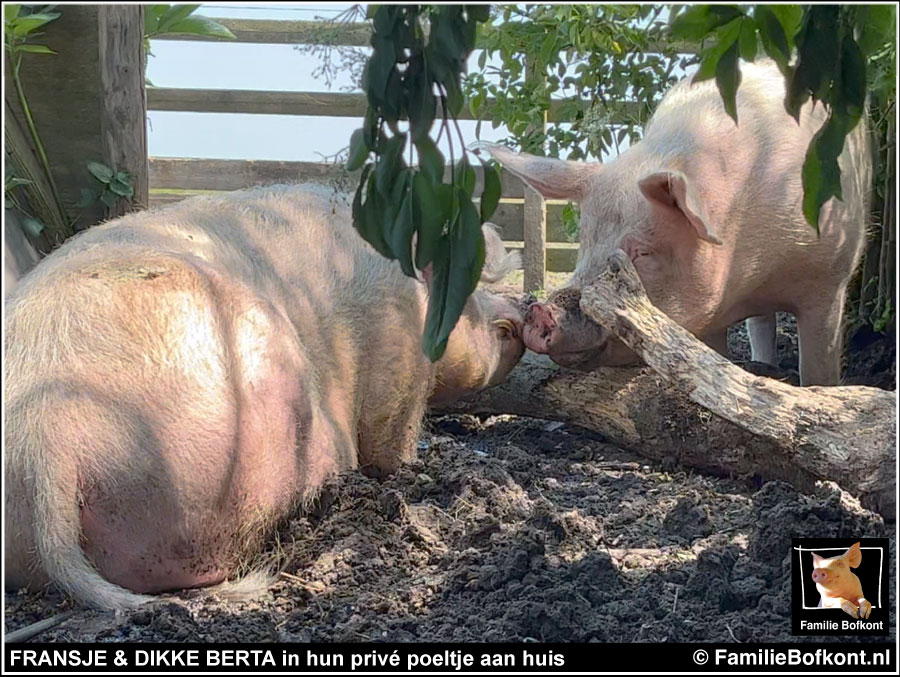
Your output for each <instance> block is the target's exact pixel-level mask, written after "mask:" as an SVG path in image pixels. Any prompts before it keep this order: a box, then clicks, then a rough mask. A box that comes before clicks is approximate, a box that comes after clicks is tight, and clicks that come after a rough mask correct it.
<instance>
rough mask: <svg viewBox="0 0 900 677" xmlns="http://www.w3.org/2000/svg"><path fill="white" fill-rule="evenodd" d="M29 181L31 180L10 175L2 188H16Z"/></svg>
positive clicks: (29, 182)
mask: <svg viewBox="0 0 900 677" xmlns="http://www.w3.org/2000/svg"><path fill="white" fill-rule="evenodd" d="M31 183H32V182H31V181H29V180H28V179H23V178H20V177H18V176H13V177H10V178H9V179H7V181H6V184H5V185H4V189H5V190H7V191H9V190H12V189H13V188H18V187H19V186H28V185H30V184H31Z"/></svg>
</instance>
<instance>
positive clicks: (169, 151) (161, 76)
mask: <svg viewBox="0 0 900 677" xmlns="http://www.w3.org/2000/svg"><path fill="white" fill-rule="evenodd" d="M351 6H352V3H315V2H306V3H278V4H277V5H275V4H272V3H262V2H260V3H255V2H246V3H245V2H237V3H233V4H228V5H226V4H224V3H222V4H216V3H210V4H205V5H202V6H201V7H200V9H198V10H197V13H198V14H203V15H205V16H209V17H222V18H244V19H305V20H313V19H316V18H318V17H322V18H331V17H334V16H335V15H336V14H338V13H340V12H341V11H343V10H345V9H347V8H349V7H351ZM151 53H152V54H153V56H150V57H148V59H147V77H148V78H149V79H150V81H151V82H152V83H153V84H154V85H156V86H157V87H192V88H208V89H257V90H281V91H307V92H325V91H332V92H339V91H345V90H344V89H342V88H343V87H346V86H349V85H351V84H352V83H351V82H350V79H349V77H347V76H346V74H343V77H339V78H338V79H337V80H336V81H335V82H333V83H332V86H331V88H330V89H329V88H328V87H326V85H325V82H324V80H322V79H316V78H314V77H312V75H311V73H312V72H313V70H315V69H316V68H317V66H318V65H319V64H320V59H319V57H317V56H314V55H311V54H304V53H302V52H300V51H298V50H297V49H295V48H294V46H293V45H264V44H259V45H258V44H243V43H231V42H228V41H221V42H189V41H171V40H154V41H152V44H151ZM477 55H478V52H477V51H476V52H475V53H473V55H472V66H473V67H474V65H475V62H476V61H477ZM148 118H149V125H148V138H147V143H148V149H149V153H150V155H151V156H155V157H195V158H221V159H254V160H307V161H320V160H322V159H323V157H327V156H331V155H334V154H335V153H337V152H339V151H340V150H341V149H342V148H344V147H346V146H347V145H348V143H349V139H350V135H351V134H352V133H353V131H354V130H355V129H357V128H359V127H360V126H361V125H362V118H327V117H312V116H293V115H250V114H238V113H180V112H171V111H149V113H148ZM475 124H476V123H475V121H471V120H462V121H460V127H461V129H462V132H463V136H464V138H465V139H466V143H470V142H472V141H475V140H476V137H475ZM506 135H507V134H506V132H505V127H499V128H498V129H496V130H493V129H491V124H490V122H487V123H483V124H482V127H481V138H482V139H483V140H486V141H496V140H499V139H501V138H505V137H506ZM442 150H443V151H444V152H445V153H446V151H447V149H446V148H442Z"/></svg>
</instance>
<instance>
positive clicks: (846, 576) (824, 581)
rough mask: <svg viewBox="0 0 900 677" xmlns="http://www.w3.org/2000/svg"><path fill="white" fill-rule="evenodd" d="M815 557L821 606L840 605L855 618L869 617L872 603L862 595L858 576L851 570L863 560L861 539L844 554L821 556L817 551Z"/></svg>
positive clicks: (833, 606) (815, 576) (813, 575)
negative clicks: (860, 545) (860, 547)
mask: <svg viewBox="0 0 900 677" xmlns="http://www.w3.org/2000/svg"><path fill="white" fill-rule="evenodd" d="M812 557H813V572H812V579H813V580H814V581H815V583H816V588H817V589H818V590H819V594H820V595H821V596H822V597H821V599H820V600H819V607H825V608H831V609H835V608H837V607H840V608H841V609H843V610H844V611H846V612H847V613H848V614H850V615H851V616H853V618H868V617H869V614H870V613H872V605H871V604H870V603H869V602H868V600H867V599H866V598H865V597H864V596H863V591H862V585H861V584H860V582H859V578H857V576H856V574H854V573H853V572H852V571H850V569H855V568H856V567H858V566H859V564H860V562H862V551H861V550H860V549H859V543H854V544H853V545H851V546H850V547H849V548H848V549H847V551H846V552H845V553H844V554H843V555H838V556H837V557H822V556H821V555H817V554H816V553H813V554H812Z"/></svg>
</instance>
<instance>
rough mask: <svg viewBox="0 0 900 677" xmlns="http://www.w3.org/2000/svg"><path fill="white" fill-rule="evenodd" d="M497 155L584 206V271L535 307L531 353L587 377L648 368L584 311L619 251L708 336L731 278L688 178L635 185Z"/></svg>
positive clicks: (587, 170)
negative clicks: (721, 287)
mask: <svg viewBox="0 0 900 677" xmlns="http://www.w3.org/2000/svg"><path fill="white" fill-rule="evenodd" d="M490 151H491V154H492V155H493V156H494V157H496V158H497V159H499V160H500V161H501V162H502V163H503V165H504V166H505V167H507V168H508V169H510V170H511V171H512V172H513V173H515V174H518V175H519V176H521V177H522V178H524V179H525V180H526V181H528V183H529V184H531V185H532V186H533V187H534V188H535V189H537V190H538V191H539V192H541V193H542V194H543V195H544V197H547V198H550V199H571V200H575V201H577V202H579V203H580V204H581V210H582V231H581V232H582V243H581V249H580V251H579V255H578V265H577V267H576V270H575V273H574V275H573V277H572V279H571V280H570V281H569V283H568V285H567V286H566V287H564V288H563V289H560V290H558V291H556V292H554V293H553V294H551V295H550V296H549V297H548V299H547V301H546V303H533V304H531V306H530V307H529V308H528V310H527V312H526V316H525V327H524V330H523V331H524V334H523V335H524V340H525V345H526V346H527V347H528V348H530V349H531V350H533V351H534V352H537V353H543V354H548V355H549V356H550V357H551V359H553V361H554V362H556V363H557V364H560V365H562V366H565V367H572V368H576V369H582V370H591V369H595V368H597V367H599V366H603V365H605V366H621V365H627V364H632V363H635V362H637V361H638V358H637V356H636V355H635V354H634V353H633V352H632V351H631V350H630V349H629V348H628V347H627V346H626V345H625V344H624V343H622V342H621V341H620V340H618V339H617V338H616V337H615V336H613V335H612V334H611V332H609V331H608V330H607V329H605V328H604V327H601V326H600V325H598V324H596V323H594V322H593V321H592V320H590V319H589V318H587V317H586V316H585V315H584V314H583V313H582V312H581V308H580V302H581V290H582V288H583V287H584V286H586V285H589V284H591V283H592V282H593V281H594V279H595V278H596V277H597V275H599V274H600V273H601V272H602V271H603V269H604V267H605V265H606V259H607V257H608V256H609V255H610V254H611V253H613V252H614V251H615V250H616V249H623V250H624V251H625V252H626V253H627V254H628V255H629V257H630V258H631V260H632V262H633V263H634V265H635V268H636V269H637V271H638V273H639V274H640V276H641V279H642V281H643V283H644V286H645V288H646V289H647V294H648V296H649V297H650V299H651V300H652V301H653V302H654V303H655V304H656V305H657V306H658V307H659V308H661V309H662V310H663V311H664V312H666V313H667V314H668V315H669V316H670V317H672V319H674V320H675V321H676V322H679V324H681V325H682V326H685V327H686V328H687V329H689V330H691V331H693V332H694V333H696V334H698V335H701V336H703V334H704V333H705V332H706V331H708V329H709V320H710V319H711V316H712V315H713V314H714V307H715V304H716V300H717V297H716V290H715V288H714V284H713V281H714V280H715V279H717V278H720V277H721V273H720V274H716V270H720V269H721V268H722V265H723V260H722V258H723V257H719V256H718V252H717V251H716V250H717V249H720V245H721V244H722V241H721V240H720V239H719V236H718V235H717V234H716V232H715V230H714V229H713V226H712V223H711V221H710V219H709V217H708V216H707V215H706V214H705V210H704V209H703V207H702V205H701V204H700V201H699V199H698V196H697V191H696V190H695V189H694V186H693V184H692V181H691V180H690V179H689V178H688V177H687V176H685V174H684V173H683V172H681V171H677V170H664V169H661V170H659V171H649V170H647V171H641V170H639V171H638V176H636V177H634V178H633V180H629V178H626V177H623V176H620V175H619V172H617V171H613V170H609V169H607V168H605V167H604V166H603V165H600V164H591V163H575V162H564V161H560V160H555V159H551V158H538V157H531V156H526V155H518V154H515V153H512V152H510V151H508V150H507V149H505V148H501V147H491V148H490ZM629 169H632V168H629ZM629 173H631V172H629ZM710 273H713V275H712V276H711V275H710Z"/></svg>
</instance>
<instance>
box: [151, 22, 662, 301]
mask: <svg viewBox="0 0 900 677" xmlns="http://www.w3.org/2000/svg"><path fill="white" fill-rule="evenodd" d="M216 21H218V22H220V23H221V24H223V25H225V26H227V27H228V28H229V29H230V30H231V32H232V33H234V35H235V37H236V41H237V42H243V43H256V44H329V45H334V46H367V45H368V44H369V37H370V35H371V33H370V29H369V26H368V25H367V24H365V23H344V24H331V23H327V22H321V21H287V20H259V19H216ZM160 39H172V40H206V39H205V38H188V37H184V36H171V37H167V38H160ZM229 42H231V41H229ZM490 105H491V101H490V100H488V102H487V108H488V110H489V109H490ZM561 105H562V102H561V101H560V102H554V103H553V105H552V106H551V108H550V111H549V112H548V114H547V120H546V121H545V123H546V122H565V121H566V120H567V118H565V117H564V116H563V114H562V113H563V111H561V110H560V107H561ZM147 108H148V110H157V111H184V112H206V113H210V112H212V113H256V114H277V115H308V116H325V117H358V118H362V117H363V116H364V114H365V111H366V97H365V95H364V94H361V93H332V92H286V91H253V90H221V89H186V88H164V87H148V88H147ZM642 113H643V114H644V115H646V113H647V112H646V111H640V110H637V109H636V108H635V107H634V106H631V105H629V104H627V103H623V104H621V105H620V106H619V108H618V109H614V111H613V112H612V116H611V119H612V120H613V121H614V122H615V120H617V119H618V120H623V119H625V117H626V116H627V117H628V119H635V117H637V119H641V116H642ZM461 118H462V119H473V118H472V116H471V113H469V111H468V109H464V111H463V113H462V115H461ZM473 140H474V139H473ZM348 141H349V139H348ZM343 171H344V170H343V168H342V167H340V166H338V165H333V164H326V163H316V162H276V161H256V160H208V159H193V158H153V157H151V158H150V204H151V205H153V204H161V203H165V202H171V201H174V200H178V199H182V198H183V197H185V196H186V195H190V194H196V193H206V192H215V191H227V190H237V189H240V188H245V187H248V186H253V185H261V184H268V183H290V182H296V181H308V180H313V181H333V180H336V179H337V178H338V177H339V176H340V175H341V174H342V173H343ZM477 171H479V183H480V181H481V178H480V168H478V170H477ZM502 186H503V191H502V198H501V202H500V206H499V207H498V209H497V212H496V214H495V215H494V217H493V218H492V221H494V222H495V223H497V224H498V225H500V226H502V228H503V238H504V240H505V241H506V242H507V246H508V247H509V248H511V249H515V248H520V249H522V250H523V260H524V264H525V275H524V279H525V289H526V290H527V291H533V290H535V289H538V288H542V287H544V280H545V271H547V270H549V271H554V272H563V271H571V270H573V269H574V267H575V260H576V256H577V252H578V244H577V239H576V240H575V241H569V239H568V238H567V237H566V233H565V232H564V230H563V226H562V210H563V207H564V205H565V203H564V202H553V201H551V202H548V203H546V204H545V202H544V200H543V199H541V198H540V196H539V195H537V193H536V192H534V191H533V190H531V188H529V187H527V186H524V185H523V184H522V182H521V181H520V180H519V179H517V178H516V177H514V176H512V175H510V174H509V173H507V172H504V173H503V176H502ZM476 192H477V193H480V187H476Z"/></svg>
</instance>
